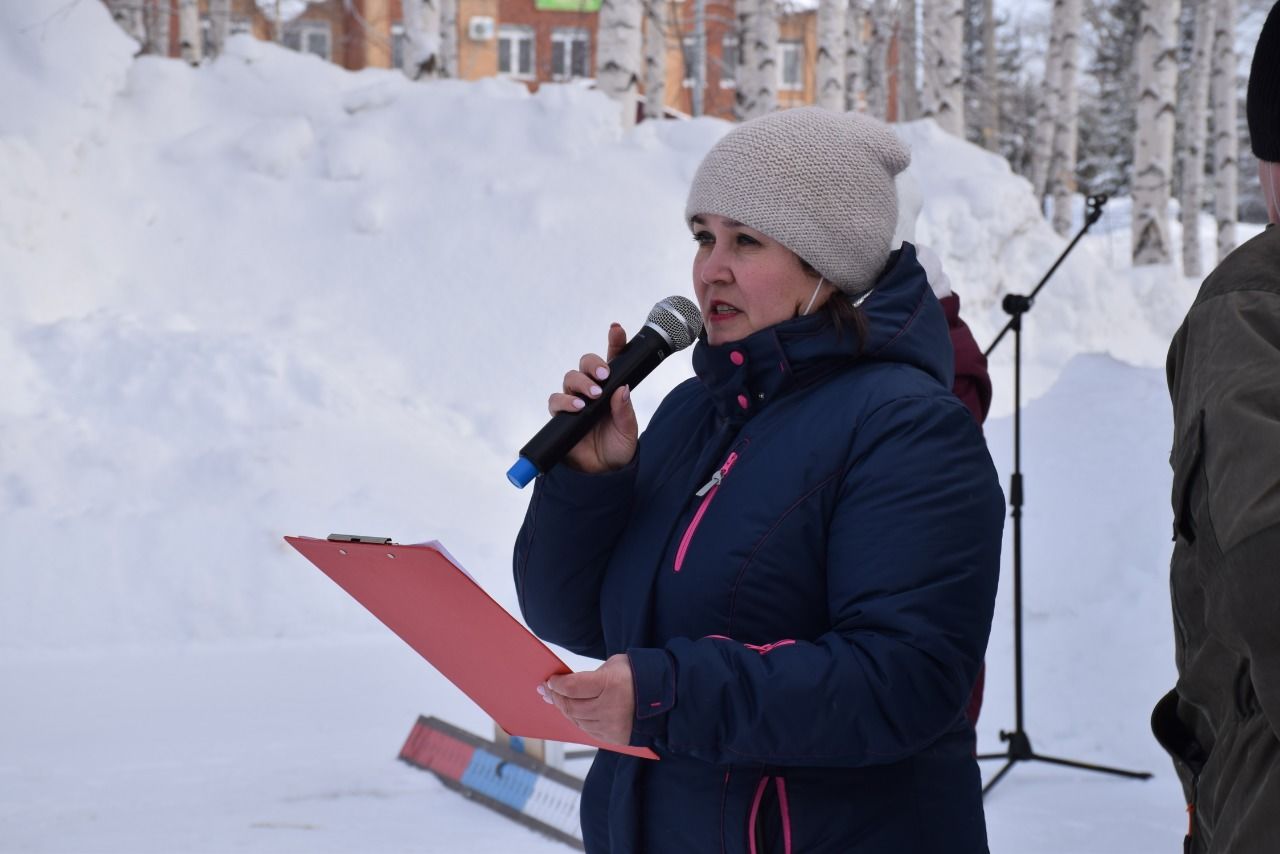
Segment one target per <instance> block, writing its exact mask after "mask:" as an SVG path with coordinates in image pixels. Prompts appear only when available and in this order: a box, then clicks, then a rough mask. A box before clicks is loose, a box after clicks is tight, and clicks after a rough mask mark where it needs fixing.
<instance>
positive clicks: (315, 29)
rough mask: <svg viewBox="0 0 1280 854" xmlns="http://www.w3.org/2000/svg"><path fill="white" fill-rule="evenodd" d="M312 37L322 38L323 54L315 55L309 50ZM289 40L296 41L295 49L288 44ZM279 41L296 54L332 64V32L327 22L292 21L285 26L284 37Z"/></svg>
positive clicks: (315, 53) (314, 52)
mask: <svg viewBox="0 0 1280 854" xmlns="http://www.w3.org/2000/svg"><path fill="white" fill-rule="evenodd" d="M313 36H322V37H323V38H324V50H325V52H324V53H317V52H316V51H314V50H312V49H311V39H312V37H313ZM291 38H296V39H297V40H298V46H297V47H293V46H292V45H290V44H289V40H290V39H291ZM280 41H281V42H282V43H283V44H284V46H285V47H287V48H289V49H290V50H292V51H296V52H297V53H303V54H310V55H311V56H317V57H319V58H320V59H323V60H324V61H325V62H333V30H332V28H331V27H330V26H329V22H328V21H314V20H302V21H294V22H292V23H290V24H287V25H286V26H285V30H284V37H283V38H281V40H280Z"/></svg>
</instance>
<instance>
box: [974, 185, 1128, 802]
mask: <svg viewBox="0 0 1280 854" xmlns="http://www.w3.org/2000/svg"><path fill="white" fill-rule="evenodd" d="M1106 203H1107V197H1106V196H1105V195H1096V196H1089V197H1088V200H1087V204H1086V209H1085V217H1084V227H1083V228H1081V229H1080V232H1079V233H1078V234H1076V236H1075V238H1074V239H1073V240H1072V241H1071V242H1070V243H1069V244H1067V248H1066V249H1064V250H1063V251H1062V254H1061V255H1059V256H1058V260H1057V261H1054V262H1053V266H1052V267H1050V268H1049V272H1047V273H1045V274H1044V278H1043V279H1041V280H1040V283H1039V284H1038V285H1036V287H1035V290H1033V291H1032V292H1031V294H1030V295H1029V296H1022V295H1019V294H1008V295H1006V296H1005V298H1004V301H1003V302H1002V303H1001V306H1002V308H1004V310H1005V312H1006V313H1007V314H1008V315H1010V319H1009V322H1008V323H1007V324H1006V325H1005V327H1004V329H1002V330H1001V331H1000V334H999V335H997V336H996V339H995V340H994V341H992V342H991V346H990V347H988V348H987V349H986V352H984V353H983V355H984V356H990V355H991V351H992V350H994V349H995V348H996V345H997V344H999V343H1000V341H1001V339H1003V338H1004V336H1005V334H1006V333H1008V332H1009V331H1010V330H1012V331H1013V475H1012V477H1011V478H1010V485H1009V507H1010V513H1009V515H1010V516H1011V517H1012V518H1013V661H1014V670H1013V678H1014V703H1015V706H1014V708H1015V720H1016V724H1015V726H1014V729H1013V731H1012V732H1009V731H1007V730H1000V740H1001V741H1002V742H1006V743H1007V744H1008V745H1009V747H1008V749H1007V750H1005V751H1004V752H1002V753H980V754H978V757H977V758H978V759H979V760H984V759H1003V760H1005V764H1004V767H1003V768H1001V769H1000V770H999V771H998V772H997V773H996V775H995V776H994V777H992V778H991V781H990V782H988V783H987V784H986V785H985V786H983V787H982V794H983V796H984V797H985V796H986V794H987V793H988V792H990V791H991V789H992V787H993V786H995V784H996V783H999V782H1000V780H1001V779H1002V778H1003V777H1004V775H1005V774H1007V773H1009V771H1010V770H1011V769H1012V768H1013V766H1014V765H1016V764H1017V763H1019V762H1033V761H1034V762H1049V763H1052V764H1054V765H1065V766H1068V767H1070V768H1082V769H1084V770H1085V771H1097V772H1099V773H1103V774H1115V775H1118V776H1121V777H1132V778H1135V779H1139V780H1145V779H1148V778H1150V777H1151V774H1150V773H1149V772H1146V771H1126V770H1124V769H1122V768H1111V767H1108V766H1106V765H1092V764H1090V763H1087V762H1077V761H1075V760H1073V759H1061V758H1059V757H1056V756H1045V755H1043V754H1040V753H1036V752H1035V750H1034V749H1033V748H1032V747H1031V739H1030V738H1029V737H1028V736H1027V732H1026V729H1024V726H1023V723H1024V721H1023V703H1022V316H1023V315H1024V314H1026V313H1027V312H1029V311H1030V310H1031V306H1032V305H1033V304H1034V303H1035V299H1036V294H1038V293H1040V289H1041V288H1043V287H1044V286H1045V283H1047V282H1048V281H1049V277H1050V276H1052V275H1053V274H1054V272H1055V271H1056V270H1057V269H1058V267H1059V265H1061V264H1062V262H1063V260H1064V259H1065V258H1066V257H1067V255H1068V254H1069V253H1070V252H1071V250H1072V249H1074V248H1075V245H1076V244H1077V243H1079V242H1080V238H1082V237H1084V235H1085V232H1087V231H1088V230H1089V227H1090V226H1092V225H1093V224H1094V223H1095V222H1097V221H1098V218H1099V217H1101V216H1102V207H1103V205H1105V204H1106Z"/></svg>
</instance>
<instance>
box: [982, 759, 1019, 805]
mask: <svg viewBox="0 0 1280 854" xmlns="http://www.w3.org/2000/svg"><path fill="white" fill-rule="evenodd" d="M1017 761H1018V760H1016V759H1010V760H1009V761H1008V762H1006V763H1004V767H1003V768H1001V769H1000V770H999V771H997V772H996V775H995V776H994V777H992V778H991V780H990V782H988V783H987V784H986V785H985V786H983V787H982V794H983V797H985V796H986V794H987V792H989V791H991V788H992V787H993V786H994V785H995V784H996V783H999V782H1000V778H1001V777H1003V776H1004V775H1005V774H1008V773H1009V769H1010V768H1012V767H1013V764H1014V763H1015V762H1017Z"/></svg>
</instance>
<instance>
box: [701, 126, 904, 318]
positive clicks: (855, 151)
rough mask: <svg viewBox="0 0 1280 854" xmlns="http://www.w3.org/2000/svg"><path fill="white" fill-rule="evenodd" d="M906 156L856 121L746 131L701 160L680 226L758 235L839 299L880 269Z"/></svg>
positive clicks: (894, 139) (886, 131)
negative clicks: (699, 219) (726, 226)
mask: <svg viewBox="0 0 1280 854" xmlns="http://www.w3.org/2000/svg"><path fill="white" fill-rule="evenodd" d="M910 162H911V153H910V152H909V151H908V150H907V148H906V146H905V145H903V143H902V141H901V140H900V139H898V135H897V134H895V133H894V132H893V131H892V130H891V129H890V128H889V126H888V125H886V124H884V123H883V122H880V121H877V120H876V119H873V118H871V117H870V116H868V115H864V114H862V113H837V112H832V111H831V110H825V109H822V108H821V107H799V108H796V109H792V110H781V111H779V112H775V113H769V114H768V115H766V116H761V117H760V118H758V119H752V120H751V121H748V122H743V123H742V124H740V125H738V126H737V127H736V128H734V129H733V130H731V131H730V132H729V133H728V134H726V135H725V136H724V137H723V138H722V139H721V140H720V141H719V142H717V143H716V144H715V146H714V147H713V148H712V149H711V151H709V152H708V153H707V156H706V157H705V158H703V160H702V165H701V166H699V167H698V173H697V174H696V175H695V176H694V178H693V186H692V187H690V188H689V200H688V201H687V202H686V203H685V207H684V218H685V222H688V221H689V220H690V219H692V218H693V217H694V216H697V215H698V214H715V215H718V216H723V217H727V218H729V219H734V220H737V221H738V222H741V223H742V224H743V225H747V226H750V227H751V228H754V229H755V230H757V231H760V232H763V233H764V234H766V235H768V236H769V237H771V238H773V239H774V240H776V241H778V242H779V243H781V244H782V245H783V246H785V247H787V248H788V249H790V250H791V251H792V252H794V253H796V254H797V255H799V256H800V257H801V258H803V259H804V260H805V261H807V262H808V263H809V265H810V266H812V267H813V268H814V269H815V270H817V271H818V272H819V273H821V274H822V276H823V277H824V278H825V279H826V280H827V281H829V282H831V283H832V284H834V285H835V286H836V287H838V288H840V290H842V291H844V292H845V293H849V294H856V293H860V292H862V291H865V290H866V289H867V288H869V287H871V286H872V285H873V284H875V280H876V278H877V277H878V276H879V275H880V273H881V272H882V271H883V270H884V266H885V262H886V261H888V259H889V253H890V252H891V251H892V249H893V247H891V246H890V245H889V240H890V238H891V237H892V236H893V232H894V226H895V225H896V224H897V219H898V196H897V192H896V190H895V189H894V176H895V175H897V174H898V173H899V172H901V171H902V170H903V169H906V168H907V165H908V164H909V163H910Z"/></svg>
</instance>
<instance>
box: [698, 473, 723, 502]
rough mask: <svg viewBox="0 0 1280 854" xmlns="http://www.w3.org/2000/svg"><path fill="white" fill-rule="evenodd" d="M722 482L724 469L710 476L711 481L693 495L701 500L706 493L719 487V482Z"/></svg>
mask: <svg viewBox="0 0 1280 854" xmlns="http://www.w3.org/2000/svg"><path fill="white" fill-rule="evenodd" d="M722 480H724V469H717V470H716V473H715V474H713V475H711V480H709V481H707V482H706V484H705V485H703V487H702V489H699V490H698V491H697V492H695V493H694V495H695V496H697V497H698V498H701V497H702V496H704V495H706V494H707V493H708V492H710V491H711V490H713V489H715V488H716V487H717V486H719V485H720V481H722Z"/></svg>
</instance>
